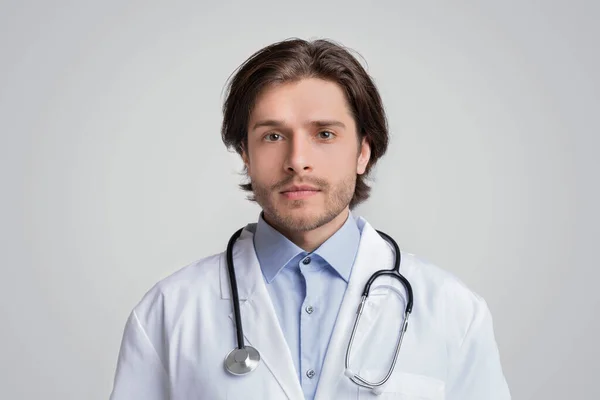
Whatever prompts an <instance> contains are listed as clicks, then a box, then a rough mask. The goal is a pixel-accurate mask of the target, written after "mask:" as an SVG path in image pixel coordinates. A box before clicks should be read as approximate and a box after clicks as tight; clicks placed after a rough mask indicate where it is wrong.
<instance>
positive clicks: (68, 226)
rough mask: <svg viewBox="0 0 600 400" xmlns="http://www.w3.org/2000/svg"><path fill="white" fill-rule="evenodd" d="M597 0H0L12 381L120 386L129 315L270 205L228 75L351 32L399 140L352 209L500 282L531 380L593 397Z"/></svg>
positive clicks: (498, 315)
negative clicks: (291, 41)
mask: <svg viewBox="0 0 600 400" xmlns="http://www.w3.org/2000/svg"><path fill="white" fill-rule="evenodd" d="M599 8H600V7H599V6H598V2H592V1H590V2H588V3H587V4H585V3H584V2H580V1H576V2H575V1H561V2H541V1H536V2H533V1H525V2H522V1H503V2H500V1H498V2H494V3H492V2H489V3H483V2H481V3H480V2H438V3H437V4H435V5H434V4H430V3H426V2H419V1H410V2H409V1H388V2H382V1H379V2H372V3H369V2H365V1H361V2H355V3H352V2H348V1H335V2H334V1H325V2H311V1H302V2H293V3H292V2H285V1H257V0H255V1H252V2H241V1H239V2H237V3H233V2H227V1H220V2H218V4H217V2H216V1H215V2H210V3H209V2H203V3H201V2H198V1H195V2H191V1H190V2H176V1H171V2H169V3H168V4H167V2H166V1H165V2H163V3H162V4H159V3H153V2H148V1H137V2H131V1H130V2H123V1H96V2H83V1H79V2H75V1H54V2H46V1H8V2H6V1H2V2H1V7H0V49H1V52H0V132H1V140H2V142H1V145H0V152H1V153H0V156H1V157H0V176H1V179H2V180H1V182H2V186H1V187H2V193H1V194H2V195H1V196H0V218H1V224H0V226H1V231H0V232H1V235H2V236H1V241H0V243H1V246H2V248H1V256H2V275H1V278H0V320H1V321H2V326H1V329H0V387H1V393H0V397H2V398H3V399H39V398H44V399H91V400H95V399H105V398H107V396H108V393H109V392H110V389H111V387H112V379H113V374H114V367H115V363H116V357H117V352H118V347H119V343H120V340H121V334H122V330H123V326H124V323H125V319H126V317H127V315H128V313H129V312H130V310H131V309H132V307H133V306H134V305H135V304H136V303H137V302H138V300H139V299H140V298H141V296H142V295H143V294H144V293H145V292H146V290H148V289H149V288H150V287H151V286H152V285H153V284H154V283H155V282H156V281H158V280H159V279H161V278H163V277H165V276H167V275H168V274H170V273H172V272H173V271H175V270H176V269H178V268H181V267H182V266H184V265H186V264H188V263H190V262H192V261H194V260H196V259H198V258H200V257H203V256H206V255H209V254H212V253H215V252H219V251H222V250H224V247H225V244H226V241H227V239H228V238H229V235H230V234H231V233H232V232H233V231H234V230H235V229H236V228H238V227H240V226H242V225H244V224H245V223H247V222H252V221H255V220H256V218H257V216H258V212H259V209H258V208H257V206H256V205H254V204H251V203H249V202H247V201H246V200H245V199H244V194H243V193H242V192H240V191H239V190H238V189H237V184H238V183H239V182H240V181H241V177H240V175H238V172H239V171H240V170H241V166H242V164H241V161H240V160H239V158H238V157H237V155H235V154H232V153H228V152H227V151H226V150H225V148H224V147H223V145H222V143H221V141H220V134H219V128H220V125H219V124H220V118H221V114H220V106H221V101H222V90H223V87H224V83H225V81H226V79H227V77H228V76H229V74H230V73H231V72H232V71H233V70H234V68H236V67H237V66H238V65H239V64H240V63H241V62H242V61H243V60H244V59H245V58H246V57H248V56H249V55H250V54H252V53H253V52H254V51H256V50H258V49H259V48H261V47H262V46H264V45H267V44H269V43H272V42H274V41H278V40H281V39H285V38H288V37H292V36H298V37H302V38H305V39H310V38H320V37H325V38H332V39H335V40H337V41H339V42H341V43H342V44H344V45H346V46H349V47H351V48H353V49H355V50H357V51H358V52H359V53H360V54H361V55H362V56H363V57H364V58H365V59H366V60H367V62H368V70H369V72H370V73H371V74H372V75H373V76H374V78H375V80H376V83H377V85H378V86H379V88H380V90H381V93H382V96H383V99H384V102H385V105H386V108H387V112H388V116H389V122H390V127H391V132H392V142H391V145H390V148H389V153H388V154H387V156H386V157H385V158H384V159H383V160H382V162H381V164H380V165H379V167H378V168H377V170H376V171H375V175H374V178H375V182H374V190H373V195H372V198H371V199H370V200H369V201H368V202H367V203H366V204H365V205H364V206H361V207H360V208H359V209H357V210H356V214H357V215H362V216H365V217H366V218H367V219H368V220H369V221H370V222H371V223H372V224H373V225H374V226H375V227H377V228H378V229H382V230H384V231H387V232H389V233H390V234H392V235H393V236H395V238H396V239H397V240H398V242H399V243H400V245H401V247H402V248H403V249H404V250H406V251H409V252H413V253H416V254H418V255H420V256H421V257H422V258H424V259H427V260H429V261H432V262H434V263H436V264H438V265H439V266H440V267H442V268H445V269H447V270H449V271H452V272H453V273H454V274H456V275H457V276H458V277H460V278H461V279H462V280H463V281H464V282H466V283H467V284H468V285H469V286H470V287H471V288H472V289H473V290H475V291H476V292H478V293H479V294H481V295H482V296H484V298H485V299H486V300H487V301H488V303H489V306H490V308H491V310H492V313H493V316H494V323H495V329H496V335H497V340H498V345H499V347H500V351H501V357H502V363H503V366H504V370H505V374H506V377H507V380H508V382H509V385H510V387H511V390H512V393H513V396H514V398H515V399H567V398H568V399H592V398H594V399H597V398H600V386H599V385H598V383H597V379H598V377H597V376H598V363H597V361H598V357H599V356H600V352H599V349H600V346H599V345H598V339H597V338H598V336H599V335H600V324H599V322H598V318H597V317H596V312H597V308H598V305H599V302H600V294H599V292H600V291H599V290H598V284H597V282H598V279H599V274H598V266H599V265H598V257H597V255H596V254H595V252H594V250H596V248H597V246H598V237H599V236H600V235H599V228H598V226H599V222H600V221H599V213H598V210H597V205H598V204H599V203H600V194H599V193H600V191H599V189H598V181H599V179H598V171H599V170H600V163H599V161H598V158H597V154H596V153H597V151H598V146H599V145H600V141H599V139H598V133H599V132H598V128H599V126H600V124H599V122H598V116H599V112H598V111H599V107H598V106H599V103H600V94H599V92H600V91H599V89H600V79H599V77H598V71H599V70H600V57H599V56H598V46H599V44H598V38H599V37H600V29H599V28H598V17H599V16H600V12H599V11H600V9H599Z"/></svg>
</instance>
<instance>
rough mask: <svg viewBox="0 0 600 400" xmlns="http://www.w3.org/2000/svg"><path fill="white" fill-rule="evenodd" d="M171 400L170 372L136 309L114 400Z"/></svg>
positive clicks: (129, 322) (119, 363) (121, 355)
mask: <svg viewBox="0 0 600 400" xmlns="http://www.w3.org/2000/svg"><path fill="white" fill-rule="evenodd" d="M168 398H169V379H168V375H167V372H166V370H165V368H164V366H163V364H162V362H161V360H160V357H159V356H158V353H157V352H156V349H155V348H154V346H153V345H152V342H151V341H150V339H149V338H148V335H147V334H146V331H145V330H144V327H143V326H142V324H141V323H140V320H139V319H138V317H137V314H136V313H135V310H134V311H133V312H132V313H131V315H130V316H129V319H128V320H127V323H126V325H125V332H124V333H123V340H122V342H121V348H120V350H119V357H118V361H117V369H116V372H115V379H114V385H113V390H112V394H111V396H110V400H133V399H144V400H168Z"/></svg>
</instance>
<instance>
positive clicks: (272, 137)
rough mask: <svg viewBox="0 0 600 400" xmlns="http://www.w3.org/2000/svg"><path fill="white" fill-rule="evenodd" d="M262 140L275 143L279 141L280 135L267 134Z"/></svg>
mask: <svg viewBox="0 0 600 400" xmlns="http://www.w3.org/2000/svg"><path fill="white" fill-rule="evenodd" d="M264 139H265V140H266V141H267V142H277V141H278V140H281V135H280V134H279V133H268V134H266V135H265V137H264Z"/></svg>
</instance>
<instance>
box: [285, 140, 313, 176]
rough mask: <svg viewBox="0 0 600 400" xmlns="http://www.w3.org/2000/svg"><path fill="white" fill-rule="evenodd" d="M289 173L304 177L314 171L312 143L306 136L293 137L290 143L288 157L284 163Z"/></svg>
mask: <svg viewBox="0 0 600 400" xmlns="http://www.w3.org/2000/svg"><path fill="white" fill-rule="evenodd" d="M284 169H285V170H286V172H287V173H296V174H298V175H303V174H305V173H307V172H310V171H312V170H313V164H312V156H311V146H310V141H309V140H308V139H307V138H306V137H305V135H302V134H297V135H293V137H292V139H291V140H289V141H288V148H287V157H286V161H285V163H284Z"/></svg>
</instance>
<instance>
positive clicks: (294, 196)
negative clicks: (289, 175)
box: [281, 185, 320, 200]
mask: <svg viewBox="0 0 600 400" xmlns="http://www.w3.org/2000/svg"><path fill="white" fill-rule="evenodd" d="M319 192H320V190H319V189H317V188H316V187H314V186H310V185H293V186H288V187H287V188H285V189H284V190H282V191H281V194H282V196H284V197H285V198H286V199H288V200H300V199H306V198H309V197H312V196H314V195H316V194H317V193H319Z"/></svg>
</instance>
